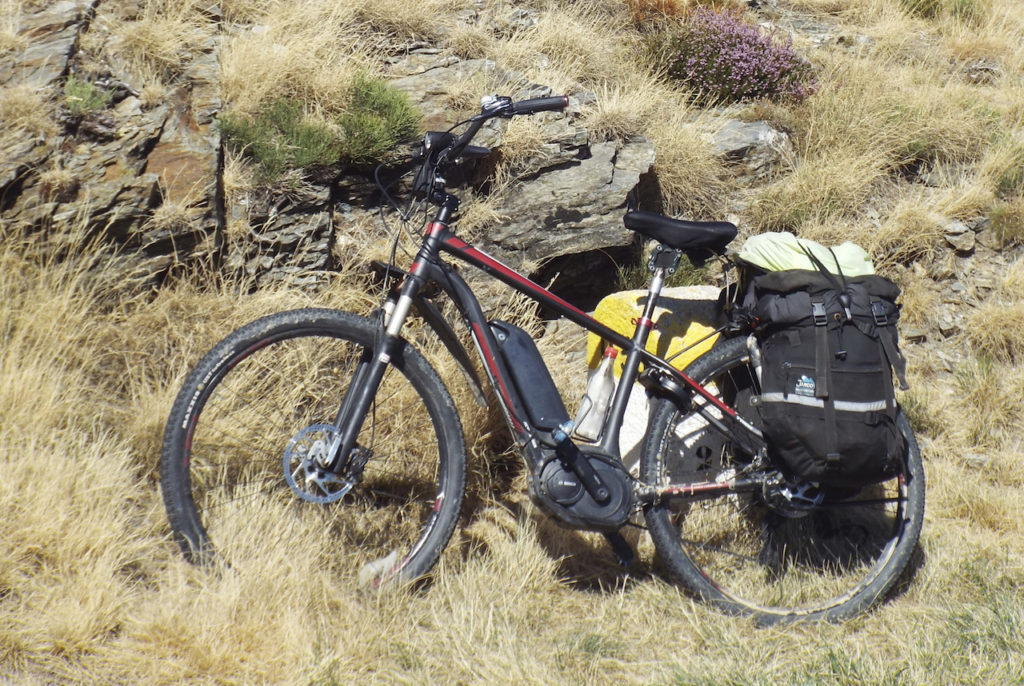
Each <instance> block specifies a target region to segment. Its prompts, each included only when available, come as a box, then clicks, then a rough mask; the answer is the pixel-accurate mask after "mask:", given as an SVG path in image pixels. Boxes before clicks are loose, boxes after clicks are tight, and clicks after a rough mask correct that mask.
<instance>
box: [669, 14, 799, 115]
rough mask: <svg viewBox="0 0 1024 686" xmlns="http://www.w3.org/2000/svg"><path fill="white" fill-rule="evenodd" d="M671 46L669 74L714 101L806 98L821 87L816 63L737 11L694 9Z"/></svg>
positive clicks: (790, 44) (680, 27) (671, 42)
mask: <svg viewBox="0 0 1024 686" xmlns="http://www.w3.org/2000/svg"><path fill="white" fill-rule="evenodd" d="M666 47H667V50H666V51H665V53H663V54H664V55H665V56H666V57H667V58H668V75H669V76H670V77H672V78H675V79H678V80H679V81H681V82H683V83H685V84H686V85H687V86H689V87H690V88H692V89H693V90H694V91H695V92H696V93H697V94H698V97H700V98H702V99H704V100H707V101H710V102H719V103H728V102H738V101H742V100H757V99H771V100H790V101H800V100H803V99H804V98H806V97H807V96H808V95H810V94H811V93H813V92H814V89H815V86H816V82H815V78H814V72H813V69H812V68H811V65H810V64H809V63H807V61H805V60H804V59H803V58H801V57H800V56H799V55H797V54H796V52H795V51H794V50H793V46H792V42H791V41H790V40H788V39H787V40H785V41H780V40H777V39H776V38H775V37H774V36H772V35H770V34H766V33H762V32H761V31H760V30H759V29H758V28H757V27H756V26H752V25H750V24H748V23H746V22H744V21H743V19H742V17H741V16H740V13H739V12H736V11H732V10H722V11H717V10H714V9H709V8H705V7H701V8H698V9H696V10H694V11H693V12H690V13H688V14H687V15H686V16H685V17H684V18H683V21H682V22H681V24H680V25H679V29H678V31H677V32H676V33H675V35H674V36H673V37H672V38H671V40H670V41H669V44H668V45H667V46H666Z"/></svg>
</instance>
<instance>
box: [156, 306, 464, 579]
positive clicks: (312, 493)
mask: <svg viewBox="0 0 1024 686" xmlns="http://www.w3.org/2000/svg"><path fill="white" fill-rule="evenodd" d="M378 335H379V328H378V327H377V326H376V325H375V324H374V323H373V322H371V321H370V320H368V319H365V318H363V317H359V316H356V315H354V314H350V313H346V312H338V311H335V310H314V309H308V310H297V311H293V312H283V313H280V314H275V315H272V316H269V317H265V318H263V319H260V320H257V321H255V322H252V323H250V324H248V325H246V326H244V327H242V328H241V329H238V330H237V331H235V332H234V333H232V334H231V335H230V336H228V337H227V338H225V339H224V340H223V341H221V342H220V343H219V344H217V346H215V347H214V348H213V350H211V351H210V353H209V354H207V355H206V357H204V358H203V359H202V360H201V361H200V363H199V365H198V366H197V367H196V368H195V369H194V370H193V371H192V373H191V374H190V375H189V377H188V378H187V379H186V381H185V384H184V386H183V387H182V389H181V392H180V393H179V395H178V398H177V400H176V401H175V403H174V407H173V409H172V411H171V415H170V418H169V420H168V423H167V428H166V430H165V432H164V442H163V454H162V459H161V465H160V479H161V486H162V490H163V497H164V504H165V506H166V509H167V515H168V519H169V520H170V523H171V528H172V529H173V531H174V534H175V537H176V539H177V540H178V542H179V543H180V544H181V546H182V549H183V550H184V552H185V554H186V556H187V557H189V558H190V559H192V560H194V561H204V560H207V559H209V558H210V556H211V554H212V551H213V542H214V541H215V542H216V546H217V551H218V555H220V556H222V557H224V558H226V559H227V560H228V561H229V562H230V561H231V560H232V559H233V558H234V557H237V556H238V555H244V554H246V553H245V549H246V547H247V546H249V547H252V546H256V547H258V546H262V545H284V544H287V543H288V542H294V541H295V540H303V541H309V542H310V545H321V546H323V547H324V551H325V553H326V554H330V555H336V556H338V557H340V559H341V561H342V565H341V569H342V570H343V573H346V574H351V575H352V576H353V577H354V578H357V579H358V580H359V581H360V582H361V583H367V584H373V585H377V584H379V583H381V582H382V581H385V580H388V579H391V578H397V579H401V580H411V579H415V578H418V577H420V576H422V575H423V574H425V573H426V572H428V571H429V570H430V569H431V568H432V567H433V565H434V564H435V563H436V562H437V559H438V557H439V555H440V553H441V551H442V549H443V548H444V546H445V545H446V544H447V542H448V539H449V538H450V537H451V534H452V531H453V530H454V527H455V523H456V520H457V519H458V515H459V508H460V507H461V503H462V496H463V491H464V489H465V470H466V455H465V445H464V440H463V436H462V428H461V426H460V423H459V419H458V415H457V414H456V410H455V405H454V403H453V401H452V398H451V396H450V395H449V393H448V391H447V389H446V388H445V387H444V384H443V383H442V382H441V379H440V378H439V377H438V375H437V373H436V372H435V371H434V370H433V368H431V367H430V365H429V364H428V363H427V361H426V360H425V359H423V357H422V356H421V355H420V354H419V353H418V352H416V351H415V350H414V349H413V348H412V347H411V346H409V345H404V344H403V345H401V346H400V347H399V348H398V350H397V352H396V353H395V354H393V355H392V356H391V364H390V366H389V367H388V369H387V371H386V372H385V376H384V380H383V381H382V383H381V386H380V390H379V391H378V393H377V395H376V397H375V399H374V402H373V405H372V406H371V409H370V412H369V413H368V415H367V417H366V421H365V422H364V423H363V428H362V430H361V432H360V434H359V437H358V441H357V446H356V449H355V450H354V451H353V452H352V454H351V455H350V456H348V459H347V465H346V467H345V468H344V469H343V470H341V471H340V472H339V473H337V474H335V473H331V472H329V471H327V470H325V469H323V467H322V466H321V464H320V462H319V461H318V458H323V459H326V458H325V457H324V456H325V455H326V453H327V450H328V447H329V446H330V444H331V441H332V440H333V439H334V438H335V437H336V436H337V430H336V429H335V428H334V426H333V425H332V423H333V421H334V419H335V416H336V414H337V412H338V408H339V406H340V404H341V400H342V398H344V397H345V392H346V391H347V390H348V387H349V384H350V382H351V380H352V378H353V376H354V374H355V373H356V369H357V368H358V367H359V366H360V364H361V363H363V364H365V363H366V362H367V361H368V360H370V359H371V357H372V351H373V347H374V342H375V340H376V338H377V336H378Z"/></svg>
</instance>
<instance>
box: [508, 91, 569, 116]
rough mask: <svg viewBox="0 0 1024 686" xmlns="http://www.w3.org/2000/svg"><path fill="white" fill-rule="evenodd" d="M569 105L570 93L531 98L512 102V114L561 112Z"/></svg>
mask: <svg viewBox="0 0 1024 686" xmlns="http://www.w3.org/2000/svg"><path fill="white" fill-rule="evenodd" d="M568 106H569V96H568V95H556V96H554V97H550V98H531V99H529V100H520V101H519V102H514V103H512V114H533V113H534V112H559V111H561V110H564V109H565V108H566V107H568Z"/></svg>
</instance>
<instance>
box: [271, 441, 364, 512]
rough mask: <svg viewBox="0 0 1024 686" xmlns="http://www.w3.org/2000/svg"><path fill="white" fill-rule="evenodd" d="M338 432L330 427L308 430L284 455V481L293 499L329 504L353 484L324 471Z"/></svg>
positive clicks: (291, 443) (290, 442) (291, 442)
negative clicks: (290, 490) (298, 498)
mask: <svg viewBox="0 0 1024 686" xmlns="http://www.w3.org/2000/svg"><path fill="white" fill-rule="evenodd" d="M338 433H339V432H338V429H336V428H335V427H333V426H331V425H330V424H313V425H312V426H307V427H306V428H305V429H303V430H302V431H300V432H299V433H297V434H296V435H295V437H294V438H292V440H291V441H289V443H288V448H287V449H286V450H285V451H284V478H285V481H287V482H288V485H289V486H290V487H291V489H292V491H294V492H295V495H297V496H299V497H300V498H302V499H303V500H308V501H309V502H312V503H330V502H334V501H335V500H337V499H338V498H341V497H342V496H344V495H345V494H346V493H348V492H349V491H350V490H351V489H352V486H353V485H354V482H353V481H352V480H351V479H346V478H343V477H341V476H339V475H338V474H334V473H333V472H331V471H329V470H327V469H324V467H323V466H322V465H323V464H324V463H325V462H327V458H328V456H329V455H330V450H331V446H332V445H333V444H334V443H335V441H336V440H337V439H338Z"/></svg>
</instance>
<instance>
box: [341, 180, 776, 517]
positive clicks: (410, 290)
mask: <svg viewBox="0 0 1024 686" xmlns="http://www.w3.org/2000/svg"><path fill="white" fill-rule="evenodd" d="M457 205H458V199H457V198H455V197H454V196H447V197H446V200H445V202H444V203H442V204H441V207H440V209H439V210H438V212H437V216H436V217H435V219H434V220H433V221H432V222H430V223H429V224H428V225H427V227H426V231H425V233H424V236H423V241H422V244H421V246H420V250H419V252H418V253H417V255H416V257H415V259H414V261H413V263H412V265H411V266H410V268H409V270H408V272H406V276H405V279H404V281H403V282H402V284H401V289H400V294H399V295H398V297H397V298H395V299H392V300H391V301H390V302H389V308H388V309H390V314H389V315H388V316H387V318H386V321H385V327H386V328H385V335H384V336H383V337H382V340H381V341H380V342H379V345H378V346H377V350H375V351H374V353H373V356H372V358H365V359H364V360H363V361H362V363H361V365H360V369H359V370H357V373H356V376H355V378H354V380H353V383H352V385H351V387H350V390H349V392H348V394H347V395H346V397H345V399H344V400H343V402H342V405H341V409H340V410H339V412H338V416H337V419H336V426H338V428H339V429H340V437H339V440H338V444H337V446H336V452H334V454H333V460H334V462H333V463H336V462H337V461H338V459H339V457H340V456H345V455H348V454H349V453H350V452H351V450H352V448H353V447H354V446H355V437H356V435H358V433H359V429H360V427H361V425H362V422H363V418H364V417H365V416H366V414H367V411H368V409H369V406H370V403H371V402H372V398H373V395H374V394H375V392H376V388H377V386H378V384H379V383H380V380H381V379H382V378H383V374H384V371H385V370H386V367H387V364H388V362H389V360H390V358H391V356H392V355H393V354H395V352H396V350H397V348H396V346H397V345H398V341H399V340H400V335H401V330H402V327H403V325H404V324H405V321H406V319H407V317H408V316H409V313H410V310H411V308H412V307H413V306H414V305H415V304H416V303H417V302H422V301H423V297H422V293H423V289H424V287H425V286H426V285H427V283H429V282H433V283H436V284H437V285H438V286H439V287H440V289H441V290H442V291H444V292H445V293H446V294H447V295H448V296H449V298H450V299H451V300H452V302H453V303H454V305H455V307H456V309H457V310H458V312H459V313H460V315H461V316H462V318H463V320H464V322H465V323H466V324H467V326H468V328H469V331H470V334H471V335H472V337H473V340H474V342H475V344H476V346H477V350H478V352H479V354H480V356H481V359H482V360H483V362H484V367H485V369H486V372H487V375H488V377H489V379H490V381H491V385H492V388H493V389H494V390H495V395H496V396H497V398H498V400H499V404H500V406H501V408H502V411H503V413H504V415H505V418H506V421H507V422H508V425H509V427H510V429H511V431H512V434H513V437H514V439H515V440H516V443H517V444H518V445H519V446H520V447H521V448H524V449H526V450H527V451H529V452H531V453H533V452H534V451H536V450H538V449H539V447H540V445H541V444H547V445H551V438H550V434H546V433H545V432H542V431H538V430H537V429H536V427H532V426H530V423H529V422H528V421H527V419H526V416H527V413H526V411H525V401H524V399H523V398H522V397H520V395H519V392H518V391H517V389H516V387H515V385H514V384H513V383H510V378H511V377H510V374H509V370H508V369H507V368H506V364H505V362H504V360H503V358H502V355H500V354H498V352H497V350H498V343H497V341H496V339H495V336H494V334H493V332H492V331H491V328H490V326H489V322H488V320H487V318H486V317H485V315H484V313H483V310H482V308H481V306H480V303H479V301H478V300H477V298H476V296H475V295H474V294H473V292H472V290H471V288H470V287H469V285H468V284H467V283H466V281H465V280H464V279H463V278H462V277H461V276H460V275H459V274H458V272H457V271H455V269H454V268H453V267H452V266H451V265H450V264H448V263H447V262H445V261H444V260H443V259H441V253H445V254H447V255H450V256H452V257H453V258H455V259H457V260H459V261H461V262H465V263H467V264H469V265H472V266H473V267H476V268H478V269H480V270H482V271H484V272H485V273H487V274H489V275H491V276H493V277H494V278H496V279H498V280H499V281H501V282H502V283H504V284H506V285H508V286H509V287H511V288H512V289H514V290H515V291H517V292H519V293H521V294H523V295H525V296H526V297H528V298H530V299H532V300H534V301H536V302H538V303H540V304H542V305H544V306H545V307H546V308H548V309H550V310H552V311H554V312H555V313H557V314H558V315H559V316H562V317H565V318H566V319H568V320H569V321H571V322H573V323H575V324H577V325H579V326H581V327H582V328H584V329H585V330H587V331H590V332H593V333H594V334H596V335H598V336H600V337H601V338H602V339H604V340H605V341H607V342H608V343H610V344H611V345H614V346H616V347H618V348H620V349H621V350H622V351H623V352H624V353H625V355H626V357H625V364H624V367H623V371H622V375H621V377H620V380H619V383H618V384H617V386H616V390H615V394H614V396H613V398H612V403H611V407H610V410H609V413H608V416H607V419H606V421H605V425H604V427H603V430H602V433H601V438H600V442H599V443H598V448H599V449H600V450H601V451H603V452H604V453H605V454H608V455H611V456H613V457H615V458H616V459H619V460H621V454H620V450H619V443H618V437H619V431H620V429H621V428H622V424H623V418H624V416H625V413H626V406H627V404H628V402H629V396H630V391H631V389H632V387H633V384H634V382H635V381H636V380H637V377H638V374H639V370H640V366H641V364H643V365H646V366H647V367H649V368H650V367H653V368H657V369H659V370H661V371H662V372H663V373H665V374H667V375H668V376H669V378H670V379H671V380H672V381H673V382H674V383H675V384H676V385H677V386H679V387H681V388H685V389H686V390H687V396H688V397H687V398H686V402H687V404H689V401H690V400H696V401H697V402H695V403H693V409H694V410H695V411H697V412H699V413H700V414H701V415H702V416H703V417H704V418H705V419H706V420H707V421H708V422H709V423H710V424H711V425H712V426H714V427H715V428H716V429H717V430H718V431H720V432H722V433H723V434H724V435H727V436H731V437H733V438H737V439H740V437H741V436H744V435H745V436H746V437H747V441H748V444H751V443H752V444H754V445H760V444H761V440H762V437H761V432H760V431H759V430H758V429H757V428H756V427H754V426H753V425H751V424H750V423H749V422H747V421H745V420H744V419H743V418H742V417H740V416H739V415H738V414H737V412H736V411H735V410H734V409H733V408H731V407H729V406H728V405H727V404H725V403H723V402H722V401H721V400H720V399H719V398H717V397H716V396H715V395H714V394H713V393H711V392H710V391H708V390H707V389H706V388H704V387H703V386H701V385H700V384H699V383H697V382H696V381H694V380H693V379H691V378H690V377H689V376H687V375H686V374H685V373H683V372H681V371H679V370H677V369H676V368H674V367H673V366H672V365H671V364H669V363H668V362H667V361H665V360H664V359H662V358H660V357H658V356H657V355H655V354H653V353H651V352H649V351H647V350H646V348H645V346H646V343H647V339H648V337H649V335H650V332H651V330H652V329H653V327H654V323H653V321H652V319H651V317H652V316H653V310H654V307H655V303H656V300H657V297H658V295H659V293H660V291H661V288H662V285H663V283H664V278H665V269H663V268H657V269H656V270H655V274H654V277H653V278H652V280H651V284H650V287H649V294H648V299H647V304H646V306H645V311H644V313H643V315H642V316H641V317H639V318H638V319H637V323H636V328H635V329H634V332H633V335H632V337H626V336H624V335H622V334H621V333H619V332H617V331H615V330H613V329H611V328H609V327H608V326H606V325H605V324H603V323H601V322H599V321H598V320H596V319H594V318H593V317H591V316H590V315H589V314H587V313H586V312H584V311H582V310H580V309H579V308H577V307H575V306H574V305H572V304H570V303H569V302H567V301H565V300H563V299H562V298H560V297H558V296H557V295H555V294H553V293H551V292H550V291H548V290H547V289H545V288H544V287H543V286H540V285H539V284H537V283H535V282H533V281H531V280H530V279H528V278H527V277H525V276H523V275H522V274H519V273H518V272H516V271H515V270H514V269H512V268H510V267H508V266H507V265H505V264H503V263H502V262H500V261H498V260H496V259H494V258H493V257H491V256H490V255H488V254H486V253H485V252H483V251H481V250H479V249H477V248H475V247H473V246H472V245H470V244H468V243H466V242H465V241H463V240H462V239H461V238H459V237H458V236H456V235H455V234H454V233H452V232H451V231H450V230H449V226H448V221H449V219H450V216H451V214H452V213H453V211H454V210H455V208H456V207H457ZM435 312H436V310H435ZM438 320H440V326H442V327H447V326H448V325H447V323H446V322H445V321H444V320H443V318H440V317H432V318H431V321H430V323H431V326H433V327H434V328H435V329H438V328H439V323H438ZM438 333H439V334H440V335H441V337H442V340H443V341H444V342H445V344H446V345H447V346H448V347H449V349H450V350H452V348H453V346H461V344H459V343H458V342H457V338H456V337H455V336H454V333H453V332H452V331H451V330H450V327H449V328H448V330H447V331H444V330H443V328H442V330H440V331H438ZM459 350H460V351H461V353H462V354H461V355H459V354H456V358H457V359H458V361H459V362H460V364H463V365H464V366H465V362H464V360H468V356H466V355H465V354H464V353H465V351H464V350H462V349H461V348H459ZM452 352H453V353H455V352H456V350H452ZM467 372H468V374H469V376H470V377H471V378H475V376H474V375H473V374H472V372H471V371H470V370H469V369H468V368H467ZM712 408H714V409H715V410H717V412H718V413H720V416H716V414H715V413H714V412H712ZM542 434H544V435H542ZM333 463H332V464H333ZM748 486H749V485H748ZM742 487H743V485H742V484H739V483H737V482H732V483H708V484H686V485H681V484H677V485H675V486H669V487H665V488H661V489H658V496H657V497H661V496H670V495H696V494H698V493H703V492H708V493H710V492H721V491H723V490H729V491H735V490H737V488H742Z"/></svg>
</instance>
